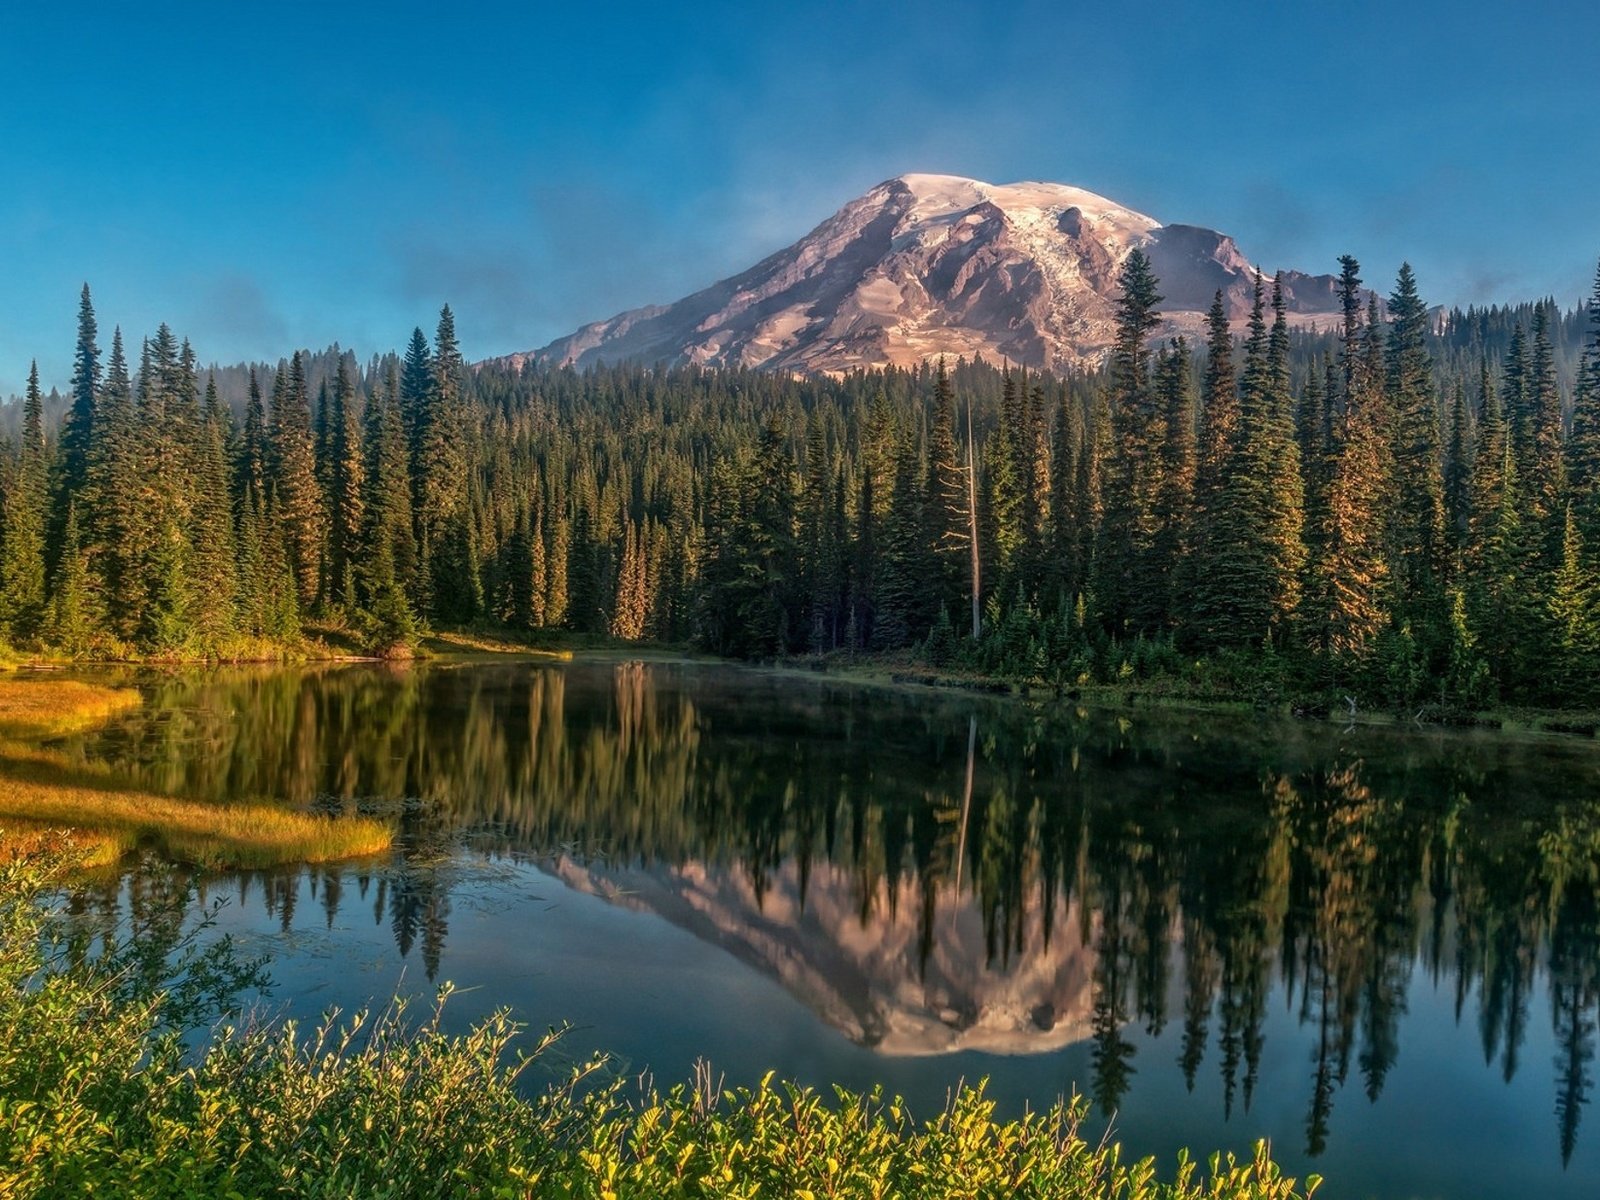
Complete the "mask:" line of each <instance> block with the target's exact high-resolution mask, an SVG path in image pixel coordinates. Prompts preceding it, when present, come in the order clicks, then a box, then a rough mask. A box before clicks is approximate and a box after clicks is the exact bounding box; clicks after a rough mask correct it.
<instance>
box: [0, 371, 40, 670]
mask: <svg viewBox="0 0 1600 1200" xmlns="http://www.w3.org/2000/svg"><path fill="white" fill-rule="evenodd" d="M46 454H47V451H46V446H45V437H44V397H43V395H42V393H41V392H40V390H39V364H38V363H37V362H35V363H33V364H32V366H30V367H29V369H28V390H27V392H26V394H25V398H24V400H23V407H22V446H21V453H20V455H19V457H18V462H17V468H16V475H15V476H14V477H13V479H12V480H11V486H10V487H8V488H7V489H6V491H5V501H4V524H3V528H4V531H5V536H4V540H3V542H0V616H3V618H4V621H5V629H6V631H7V632H8V633H9V635H10V637H11V638H12V640H13V641H25V640H30V639H32V638H33V637H34V636H35V635H36V634H37V633H38V632H39V627H40V624H41V622H42V621H43V619H44V615H45V614H44V600H45V595H44V581H45V564H44V535H45V510H46V504H47V501H48V495H47V489H48V486H49V477H48V470H49V463H48V460H47V458H46Z"/></svg>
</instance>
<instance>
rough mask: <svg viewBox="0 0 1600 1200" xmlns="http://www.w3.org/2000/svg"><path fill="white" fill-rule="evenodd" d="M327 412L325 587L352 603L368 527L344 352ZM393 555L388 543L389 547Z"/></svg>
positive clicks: (358, 429)
mask: <svg viewBox="0 0 1600 1200" xmlns="http://www.w3.org/2000/svg"><path fill="white" fill-rule="evenodd" d="M329 399H330V401H331V411H330V412H329V414H328V452H329V455H330V458H331V463H330V466H329V471H328V475H329V480H330V483H331V485H332V486H331V490H330V500H331V504H330V513H329V516H330V518H331V519H330V523H329V526H330V527H329V554H328V559H329V564H330V569H331V573H332V579H331V580H330V584H329V590H330V594H331V595H332V597H333V599H334V601H335V602H337V603H340V604H345V605H353V604H355V603H356V602H357V597H356V596H355V595H354V594H353V593H352V591H350V590H348V589H349V587H350V585H349V582H348V581H350V580H352V579H353V577H354V575H355V569H356V564H357V563H358V562H359V561H360V560H361V557H362V543H361V536H362V533H363V531H364V530H365V528H366V500H367V490H366V460H365V457H364V455H363V453H362V450H363V446H362V440H363V439H362V436H361V421H360V414H359V413H358V412H357V411H356V387H355V381H354V380H353V379H352V378H351V376H350V363H349V361H348V359H347V358H346V357H344V356H343V355H341V356H340V358H339V366H338V368H337V370H336V371H335V373H334V379H333V391H332V394H331V395H330V397H329ZM390 549H391V554H392V546H391V548H390Z"/></svg>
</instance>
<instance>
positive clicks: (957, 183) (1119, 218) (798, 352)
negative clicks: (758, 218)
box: [507, 174, 1337, 373]
mask: <svg viewBox="0 0 1600 1200" xmlns="http://www.w3.org/2000/svg"><path fill="white" fill-rule="evenodd" d="M1135 247H1142V248H1143V249H1144V250H1145V252H1146V253H1147V254H1149V256H1150V258H1151V261H1152V264H1153V267H1154V269H1155V273H1156V275H1157V276H1158V277H1159V278H1160V280H1161V290H1162V294H1163V296H1164V297H1165V299H1164V301H1163V305H1162V312H1163V315H1164V318H1165V328H1164V332H1165V333H1169V334H1171V333H1178V332H1184V333H1193V332H1197V331H1198V330H1199V329H1200V328H1201V326H1202V323H1203V314H1204V311H1205V309H1206V308H1207V307H1208V306H1209V304H1210V303H1211V299H1212V297H1213V296H1214V295H1215V294H1216V293H1217V292H1218V291H1220V292H1222V294H1223V297H1224V302H1225V304H1226V306H1227V309H1228V313H1229V317H1230V319H1231V320H1234V321H1242V320H1243V319H1244V318H1245V317H1246V316H1247V315H1248V312H1249V307H1250V302H1251V296H1252V290H1253V285H1254V267H1253V266H1252V265H1251V264H1250V262H1249V260H1248V259H1247V258H1246V257H1245V256H1244V255H1243V254H1242V253H1241V252H1240V250H1239V248H1238V247H1237V246H1236V245H1235V244H1234V242H1233V240H1232V239H1231V238H1229V237H1226V236H1225V235H1223V234H1220V233H1217V232H1215V231H1213V230H1208V229H1202V228H1200V227H1198V226H1192V225H1162V224H1161V223H1160V222H1159V221H1157V220H1156V219H1155V218H1153V217H1150V216H1146V215H1145V214H1143V213H1140V212H1136V211H1134V210H1133V209H1130V208H1127V207H1125V206H1123V205H1120V204H1118V203H1116V202H1115V201H1114V200H1109V199H1107V198H1106V197H1104V196H1100V195H1096V194H1095V193H1093V192H1090V191H1086V190H1084V189H1083V188H1078V187H1071V186H1068V185H1066V184H1058V183H1045V182H1023V183H1009V184H991V183H985V182H983V181H981V180H977V179H967V178H964V177H961V176H955V175H927V174H911V175H902V176H899V177H898V178H895V179H889V180H886V181H884V182H883V183H881V184H879V185H878V186H877V187H875V188H873V189H871V190H870V191H869V192H867V193H866V194H865V195H863V196H861V197H858V198H857V199H855V200H852V201H851V202H850V203H848V204H846V205H845V206H844V207H843V208H841V209H840V210H839V211H838V212H836V213H834V214H833V215H832V216H831V217H829V218H828V219H827V220H826V221H824V222H822V224H820V225H818V226H817V227H816V228H815V229H813V230H812V231H811V232H810V233H809V234H807V235H806V236H805V237H803V238H801V239H800V240H799V241H798V242H796V243H795V244H794V245H792V246H790V247H788V248H786V249H784V250H781V251H779V252H778V253H776V254H774V255H771V256H770V257H768V258H766V259H765V260H763V261H762V262H760V263H757V264H756V265H755V266H754V267H752V268H750V269H749V270H748V271H745V272H743V273H742V274H739V275H736V276H734V277H733V278H731V279H725V280H722V281H721V282H719V283H715V284H713V285H711V286H710V287H708V288H705V289H704V290H702V291H699V292H696V293H694V294H693V295H691V296H687V297H685V298H684V299H682V300H679V301H678V302H676V303H674V304H670V305H665V306H652V307H648V308H641V309H635V310H632V311H630V312H626V313H622V314H620V315H618V316H616V317H613V318H611V319H610V320H609V321H602V322H597V323H595V324H592V325H586V326H584V327H583V328H582V329H579V330H578V331H576V332H575V333H573V334H571V335H569V336H568V337H565V338H560V339H557V340H556V341H554V342H552V343H550V344H549V345H548V346H546V347H544V348H543V349H542V350H539V351H533V352H529V353H528V354H522V355H514V356H512V357H511V358H510V359H509V360H507V361H510V362H511V363H513V364H514V365H520V363H521V362H522V361H525V360H527V359H530V358H532V359H536V360H538V361H542V362H548V363H553V364H558V365H571V366H578V367H585V366H590V365H593V364H596V363H601V362H619V361H639V362H647V363H668V364H681V363H698V364H704V365H714V366H741V367H756V368H769V369H777V370H788V371H797V372H806V373H812V372H830V373H834V372H840V371H845V370H850V369H853V368H858V367H877V366H884V365H890V364H892V365H895V366H914V365H916V364H918V363H921V362H923V361H926V360H927V359H929V358H933V357H936V356H938V355H946V356H950V357H956V356H966V357H968V358H971V357H974V356H977V355H982V356H983V357H985V358H986V359H989V360H991V361H999V360H1001V359H1006V360H1009V361H1011V362H1015V363H1021V364H1025V365H1028V366H1034V367H1051V368H1054V369H1057V370H1062V369H1072V368H1077V367H1083V366H1088V365H1092V364H1094V363H1096V362H1098V361H1099V360H1100V359H1102V358H1103V357H1104V355H1105V352H1106V350H1107V348H1108V347H1109V346H1110V343H1111V339H1112V336H1113V332H1114V318H1115V307H1116V297H1117V278H1118V273H1119V272H1120V270H1121V268H1122V265H1123V263H1124V262H1125V261H1126V260H1127V256H1128V255H1129V253H1131V252H1132V251H1133V249H1134V248H1135ZM1284 281H1285V296H1286V299H1287V302H1288V308H1289V311H1290V314H1291V320H1294V321H1295V322H1297V323H1300V324H1307V323H1315V322H1317V321H1323V322H1327V321H1328V320H1330V319H1331V317H1332V315H1333V313H1334V312H1335V311H1336V307H1337V305H1336V297H1335V295H1334V289H1333V278H1332V276H1309V275H1304V274H1301V273H1299V272H1287V273H1286V274H1285V276H1284Z"/></svg>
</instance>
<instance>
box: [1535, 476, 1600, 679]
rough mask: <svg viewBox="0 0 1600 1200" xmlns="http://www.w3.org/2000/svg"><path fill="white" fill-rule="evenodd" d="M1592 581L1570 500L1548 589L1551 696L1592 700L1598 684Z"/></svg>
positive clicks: (1598, 615) (1598, 635) (1597, 619)
mask: <svg viewBox="0 0 1600 1200" xmlns="http://www.w3.org/2000/svg"><path fill="white" fill-rule="evenodd" d="M1595 591H1596V584H1595V578H1594V573H1593V571H1592V570H1591V569H1590V567H1589V564H1588V561H1587V555H1586V554H1585V552H1584V546H1583V536H1582V534H1581V533H1580V532H1579V531H1578V523H1577V521H1576V520H1575V519H1574V518H1573V514H1572V506H1571V505H1568V506H1567V510H1566V513H1565V514H1564V516H1563V520H1562V527H1561V557H1560V560H1559V561H1558V563H1557V565H1556V570H1555V577H1554V579H1553V580H1552V583H1551V587H1550V590H1549V602H1548V608H1549V620H1550V624H1551V626H1552V632H1553V635H1554V636H1553V639H1552V640H1553V643H1554V644H1553V645H1552V646H1551V647H1550V650H1551V653H1550V655H1549V659H1548V668H1547V670H1548V674H1547V675H1546V678H1547V680H1548V683H1549V684H1551V685H1553V686H1552V687H1551V689H1550V693H1549V695H1550V699H1552V700H1555V701H1557V702H1561V703H1568V704H1570V703H1572V702H1573V701H1574V700H1580V701H1583V702H1592V700H1593V699H1594V697H1595V696H1596V694H1597V692H1600V688H1597V685H1596V679H1597V675H1600V611H1597V609H1596V594H1595Z"/></svg>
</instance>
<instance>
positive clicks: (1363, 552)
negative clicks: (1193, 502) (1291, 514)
mask: <svg viewBox="0 0 1600 1200" xmlns="http://www.w3.org/2000/svg"><path fill="white" fill-rule="evenodd" d="M1340 262H1341V263H1342V264H1343V265H1344V271H1345V275H1344V280H1343V286H1344V287H1345V288H1346V289H1347V291H1346V296H1345V300H1346V317H1347V323H1346V327H1345V328H1346V338H1345V341H1344V346H1343V349H1342V351H1341V353H1342V357H1343V359H1344V361H1343V363H1342V364H1341V365H1342V368H1343V370H1342V377H1343V380H1344V391H1345V396H1344V404H1343V413H1342V416H1341V418H1340V422H1339V432H1338V435H1337V436H1336V438H1335V439H1334V441H1335V443H1336V446H1337V449H1336V450H1335V451H1334V453H1333V464H1332V471H1331V473H1330V475H1329V478H1328V484H1327V497H1326V501H1325V503H1324V504H1323V505H1322V506H1321V509H1320V511H1319V512H1318V513H1317V515H1316V520H1317V522H1318V524H1319V529H1318V533H1317V536H1316V538H1315V540H1314V545H1315V555H1316V556H1315V558H1314V559H1313V560H1312V567H1311V571H1310V578H1309V584H1308V587H1307V595H1306V602H1307V603H1306V620H1305V627H1306V636H1307V641H1308V642H1309V643H1310V645H1311V646H1312V647H1313V648H1315V649H1316V650H1318V651H1320V652H1322V653H1324V654H1327V655H1329V656H1330V658H1331V660H1332V662H1331V663H1330V666H1332V667H1333V668H1334V669H1335V674H1336V675H1338V676H1339V682H1348V680H1349V673H1348V670H1344V671H1341V670H1340V668H1351V667H1358V666H1360V665H1361V664H1362V663H1363V662H1364V661H1365V660H1366V658H1367V657H1368V655H1369V653H1370V651H1371V649H1372V647H1373V645H1374V642H1375V641H1376V639H1377V637H1378V634H1379V632H1380V631H1381V630H1382V628H1383V626H1384V623H1385V620H1386V617H1387V606H1386V600H1387V595H1386V593H1387V582H1388V577H1389V567H1388V558H1387V546H1386V543H1385V524H1386V507H1387V502H1388V497H1389V495H1390V492H1391V490H1392V488H1391V480H1392V477H1393V470H1394V468H1393V459H1392V457H1391V446H1390V442H1389V438H1388V436H1387V434H1386V432H1385V430H1384V427H1383V426H1384V422H1383V417H1384V404H1383V400H1384V396H1383V379H1382V376H1381V374H1380V373H1379V372H1378V371H1377V370H1376V369H1375V368H1376V365H1377V364H1376V363H1374V362H1373V361H1372V360H1371V359H1370V358H1369V357H1368V356H1367V355H1366V353H1365V352H1364V346H1363V335H1362V326H1361V322H1360V307H1359V304H1358V303H1357V302H1356V301H1355V293H1356V289H1358V288H1359V286H1360V283H1361V280H1360V277H1359V276H1358V275H1357V274H1356V272H1357V270H1358V269H1359V267H1358V264H1357V263H1356V261H1355V259H1353V258H1351V257H1349V256H1348V255H1346V256H1345V257H1344V258H1342V259H1341V260H1340ZM1365 336H1366V338H1368V339H1371V340H1372V341H1373V342H1376V340H1377V338H1378V336H1379V330H1378V328H1377V327H1375V326H1372V325H1368V326H1367V327H1366V332H1365ZM1309 517H1310V514H1309V513H1308V519H1309Z"/></svg>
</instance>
